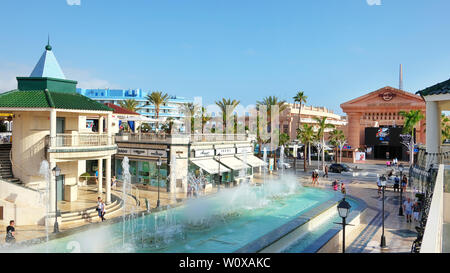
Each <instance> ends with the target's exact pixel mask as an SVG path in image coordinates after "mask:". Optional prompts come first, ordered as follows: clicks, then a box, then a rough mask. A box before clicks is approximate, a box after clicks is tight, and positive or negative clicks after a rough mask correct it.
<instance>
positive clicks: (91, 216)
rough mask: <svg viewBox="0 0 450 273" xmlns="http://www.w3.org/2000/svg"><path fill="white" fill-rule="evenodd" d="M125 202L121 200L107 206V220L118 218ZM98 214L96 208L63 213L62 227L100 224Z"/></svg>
mask: <svg viewBox="0 0 450 273" xmlns="http://www.w3.org/2000/svg"><path fill="white" fill-rule="evenodd" d="M122 205H123V202H122V200H120V199H116V200H114V201H113V202H112V203H111V204H109V205H106V207H105V210H106V216H105V217H106V218H107V219H108V218H110V217H117V216H118V212H119V211H120V210H121V209H122ZM98 221H100V220H99V217H98V212H97V211H96V210H95V207H92V208H89V209H86V210H80V211H73V212H62V213H61V225H62V227H70V226H71V225H73V224H80V223H91V222H98Z"/></svg>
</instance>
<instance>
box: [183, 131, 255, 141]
mask: <svg viewBox="0 0 450 273" xmlns="http://www.w3.org/2000/svg"><path fill="white" fill-rule="evenodd" d="M236 140H247V135H246V134H220V133H217V134H191V141H192V142H213V141H236Z"/></svg>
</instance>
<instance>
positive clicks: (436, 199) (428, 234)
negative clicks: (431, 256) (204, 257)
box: [420, 164, 444, 253]
mask: <svg viewBox="0 0 450 273" xmlns="http://www.w3.org/2000/svg"><path fill="white" fill-rule="evenodd" d="M427 214H428V217H427V220H426V225H425V230H424V232H423V238H422V245H421V247H420V253H440V252H441V251H442V231H443V219H444V165H442V164H441V165H439V170H438V173H437V176H436V182H435V185H434V189H433V191H432V200H431V203H430V204H429V208H428V211H427Z"/></svg>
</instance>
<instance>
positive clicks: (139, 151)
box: [131, 149, 147, 156]
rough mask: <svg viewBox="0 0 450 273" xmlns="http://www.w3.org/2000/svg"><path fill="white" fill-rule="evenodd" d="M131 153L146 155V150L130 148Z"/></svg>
mask: <svg viewBox="0 0 450 273" xmlns="http://www.w3.org/2000/svg"><path fill="white" fill-rule="evenodd" d="M131 154H132V155H140V156H146V155H147V150H145V149H131Z"/></svg>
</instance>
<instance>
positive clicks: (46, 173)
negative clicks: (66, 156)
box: [39, 160, 51, 242]
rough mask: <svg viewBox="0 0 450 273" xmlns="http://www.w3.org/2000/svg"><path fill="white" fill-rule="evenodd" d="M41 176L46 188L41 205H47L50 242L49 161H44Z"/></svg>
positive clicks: (46, 216)
mask: <svg viewBox="0 0 450 273" xmlns="http://www.w3.org/2000/svg"><path fill="white" fill-rule="evenodd" d="M39 174H40V175H41V176H42V177H44V180H45V182H46V183H45V188H44V195H43V196H42V195H41V200H40V201H41V203H42V204H45V209H46V210H45V212H46V213H45V237H46V241H47V242H48V225H49V221H50V219H49V214H50V183H51V182H50V178H51V176H50V168H49V164H48V161H47V160H43V161H42V162H41V166H40V168H39Z"/></svg>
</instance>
